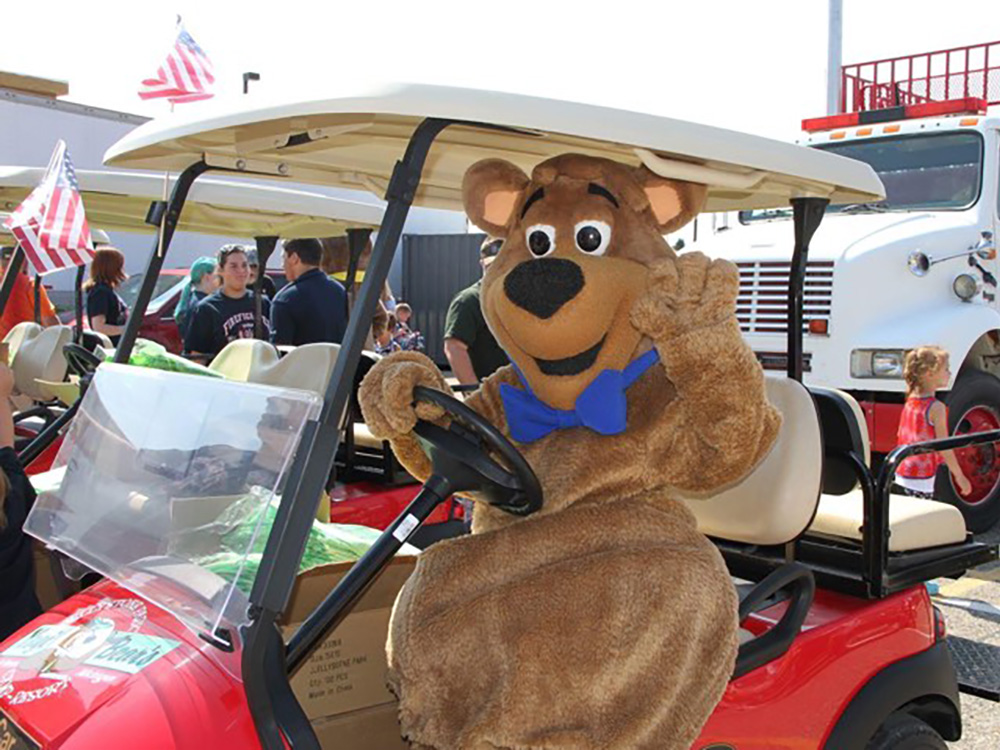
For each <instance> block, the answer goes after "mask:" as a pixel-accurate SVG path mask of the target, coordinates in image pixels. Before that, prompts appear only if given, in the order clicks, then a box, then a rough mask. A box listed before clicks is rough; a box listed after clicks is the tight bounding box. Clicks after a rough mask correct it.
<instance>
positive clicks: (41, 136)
mask: <svg viewBox="0 0 1000 750" xmlns="http://www.w3.org/2000/svg"><path fill="white" fill-rule="evenodd" d="M144 121H145V118H141V117H137V116H135V115H129V114H125V113H120V112H111V111H109V110H101V109H97V108H92V107H86V106H84V105H79V104H74V103H69V102H61V101H53V100H47V99H43V98H40V97H29V96H26V95H24V94H17V93H13V92H9V91H6V90H4V89H0V165H4V166H25V167H44V166H46V165H47V164H48V162H49V157H50V156H51V155H52V151H53V149H54V148H55V144H56V141H57V140H58V139H60V138H62V139H63V140H65V141H66V144H67V146H68V148H69V152H70V156H71V157H72V159H73V164H74V165H75V166H76V167H77V168H78V169H101V168H102V161H103V158H104V152H105V151H106V150H107V149H108V147H109V146H111V145H112V144H113V143H115V142H116V141H117V140H118V139H120V138H121V137H122V136H124V135H125V134H126V133H128V132H129V131H130V130H132V129H133V128H134V127H136V126H138V125H139V124H140V123H142V122H144ZM209 174H211V173H209ZM289 187H301V188H302V189H304V190H310V191H314V192H322V193H325V194H328V195H332V196H336V197H342V198H349V199H352V200H358V201H363V202H372V203H379V202H380V201H379V200H378V198H377V197H376V196H373V195H371V194H369V193H356V192H352V191H348V190H339V189H336V188H323V187H319V186H315V185H302V186H293V185H289ZM11 208H13V206H10V207H2V206H0V209H5V210H10V209H11ZM403 231H404V233H410V234H424V233H435V234H438V233H440V234H445V233H457V232H464V231H466V222H465V217H464V216H463V215H462V214H460V213H457V212H453V211H439V210H434V209H419V208H418V209H413V210H412V211H411V212H410V216H409V218H408V220H407V222H406V226H405V227H404V229H403ZM109 234H110V236H111V241H112V242H113V243H114V245H115V246H116V247H118V248H119V249H120V250H121V251H122V252H123V253H124V254H125V270H126V271H127V272H128V273H130V274H131V273H136V272H139V271H142V270H143V269H144V268H145V266H146V263H147V261H148V259H149V254H150V252H151V251H152V249H153V242H154V236H153V235H152V234H148V235H147V234H140V233H133V232H111V233H109ZM249 239H250V238H246V237H213V236H207V235H198V234H192V233H189V232H178V233H177V234H176V235H174V239H173V241H172V243H171V247H170V251H169V255H168V257H167V261H166V263H165V267H167V268H185V267H187V266H189V265H190V264H191V262H192V261H193V260H194V259H195V258H197V257H199V256H201V255H212V254H214V253H215V251H216V250H217V249H218V248H219V246H220V245H222V244H225V243H227V242H241V241H242V242H245V241H247V240H249ZM268 265H270V266H272V267H280V265H281V259H280V256H279V255H278V254H275V256H274V257H273V258H272V260H271V262H270V263H269V264H268ZM401 282H402V254H401V252H398V251H397V253H396V256H395V258H394V260H393V266H392V270H391V271H390V274H389V283H390V285H391V286H392V287H393V288H394V289H397V290H398V289H399V287H400V285H401ZM45 283H46V285H47V286H50V287H51V288H52V289H53V290H54V291H55V292H56V294H54V295H53V296H54V297H55V298H56V299H57V300H59V299H60V298H63V297H65V295H64V294H60V293H64V292H69V291H70V290H72V288H73V274H72V273H68V272H60V273H54V274H51V275H49V276H48V277H47V278H46V279H45Z"/></svg>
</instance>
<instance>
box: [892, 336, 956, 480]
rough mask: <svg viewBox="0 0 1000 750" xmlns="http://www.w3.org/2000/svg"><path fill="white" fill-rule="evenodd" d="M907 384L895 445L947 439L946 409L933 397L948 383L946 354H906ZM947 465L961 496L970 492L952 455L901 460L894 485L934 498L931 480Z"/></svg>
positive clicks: (933, 349)
mask: <svg viewBox="0 0 1000 750" xmlns="http://www.w3.org/2000/svg"><path fill="white" fill-rule="evenodd" d="M903 379H904V380H905V381H906V404H905V405H904V406H903V413H902V414H901V415H900V417H899V432H898V434H897V437H896V444H897V445H910V444H911V443H922V442H924V441H926V440H934V439H936V438H944V437H948V407H946V406H945V405H944V404H943V403H941V402H940V401H938V400H937V398H936V396H935V394H936V393H937V391H939V390H941V389H942V388H947V387H948V383H949V382H951V368H950V366H949V362H948V352H946V351H945V350H944V349H941V348H940V347H937V346H920V347H917V348H916V349H913V350H911V351H908V352H907V353H906V358H905V359H904V360H903ZM942 463H944V464H947V465H948V469H949V470H950V471H951V476H952V479H953V480H954V481H955V485H956V486H957V487H958V491H959V492H960V493H961V494H962V495H968V494H969V493H970V492H971V491H972V484H971V483H970V482H969V479H968V477H966V476H965V472H963V471H962V467H961V466H960V465H959V463H958V457H957V456H956V455H955V452H954V451H941V452H940V453H922V454H920V455H917V456H910V457H909V458H906V459H904V460H903V462H902V463H901V464H900V465H899V468H898V469H896V484H897V485H899V486H900V487H902V488H903V489H904V490H906V491H907V494H911V495H916V496H918V497H928V498H933V497H934V477H935V474H936V473H937V469H938V467H939V466H940V465H941V464H942Z"/></svg>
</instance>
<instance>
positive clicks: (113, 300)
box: [87, 284, 128, 344]
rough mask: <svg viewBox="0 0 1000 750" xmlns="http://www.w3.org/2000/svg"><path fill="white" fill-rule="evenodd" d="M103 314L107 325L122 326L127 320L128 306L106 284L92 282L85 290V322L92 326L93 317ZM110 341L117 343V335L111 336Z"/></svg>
mask: <svg viewBox="0 0 1000 750" xmlns="http://www.w3.org/2000/svg"><path fill="white" fill-rule="evenodd" d="M98 315H103V316H104V322H105V323H106V324H107V325H109V326H123V325H125V321H126V320H128V306H127V305H126V304H125V301H124V300H122V298H121V297H119V296H118V294H117V293H116V292H115V290H114V289H112V288H111V287H110V286H108V285H107V284H94V286H92V287H90V289H88V290H87V322H88V323H90V327H91V328H93V327H94V318H96V317H97V316H98ZM110 338H111V343H113V344H117V343H118V339H119V338H120V337H119V336H111V337H110Z"/></svg>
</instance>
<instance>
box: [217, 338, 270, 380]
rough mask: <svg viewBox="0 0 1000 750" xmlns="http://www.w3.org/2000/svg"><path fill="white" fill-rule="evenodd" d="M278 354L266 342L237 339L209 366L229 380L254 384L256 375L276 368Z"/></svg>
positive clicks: (227, 345)
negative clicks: (270, 368)
mask: <svg viewBox="0 0 1000 750" xmlns="http://www.w3.org/2000/svg"><path fill="white" fill-rule="evenodd" d="M277 362H278V352H277V351H276V350H275V348H274V347H273V346H272V345H271V344H269V343H267V342H266V341H259V340H257V339H237V340H236V341H230V342H229V343H228V344H226V346H225V347H224V348H223V350H222V351H221V352H219V353H218V355H216V357H215V359H213V360H212V364H210V365H209V366H208V368H209V369H210V370H212V371H213V372H217V373H219V374H220V375H222V376H223V377H225V378H226V379H227V380H236V381H239V382H241V383H249V382H254V377H253V376H254V375H256V374H258V373H260V372H261V371H263V370H265V369H267V368H269V367H272V366H274V365H275V364H277Z"/></svg>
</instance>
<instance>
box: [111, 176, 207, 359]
mask: <svg viewBox="0 0 1000 750" xmlns="http://www.w3.org/2000/svg"><path fill="white" fill-rule="evenodd" d="M209 169H210V167H209V166H208V165H207V164H206V163H205V162H203V161H199V162H195V163H194V164H192V165H191V166H189V167H188V168H187V169H185V170H184V171H183V172H181V173H180V175H179V176H178V177H177V182H175V183H174V189H173V192H171V194H170V202H169V203H168V204H167V216H166V218H165V219H164V221H163V228H162V229H161V230H157V232H156V235H155V237H154V239H153V249H152V250H151V251H150V254H149V262H148V263H147V264H146V272H145V276H143V279H142V286H141V287H140V288H139V296H138V297H136V300H135V306H134V307H133V309H132V310H130V311H129V316H128V322H127V323H126V324H125V332H124V333H123V334H122V337H121V340H120V341H119V342H118V348H117V349H116V350H115V362H117V363H119V364H126V363H128V359H129V356H130V355H131V354H132V347H133V346H135V339H136V337H137V336H138V335H139V327H140V326H141V325H142V319H143V317H144V316H145V314H146V308H147V307H148V306H149V301H150V300H151V299H152V297H153V290H154V289H155V288H156V281H157V279H158V278H159V277H160V269H162V268H163V261H164V259H165V258H166V257H167V251H168V250H169V249H170V240H171V239H173V236H174V230H176V229H177V221H178V219H180V215H181V209H182V208H184V201H185V200H187V195H188V191H189V190H190V189H191V185H192V184H193V183H194V181H195V180H196V179H197V178H198V176H199V175H201V174H204V173H205V172H207V171H208V170H209ZM160 232H162V233H163V242H162V244H161V243H160ZM161 247H162V252H161V251H160V248H161Z"/></svg>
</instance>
